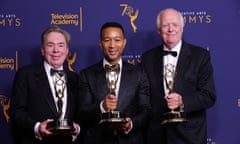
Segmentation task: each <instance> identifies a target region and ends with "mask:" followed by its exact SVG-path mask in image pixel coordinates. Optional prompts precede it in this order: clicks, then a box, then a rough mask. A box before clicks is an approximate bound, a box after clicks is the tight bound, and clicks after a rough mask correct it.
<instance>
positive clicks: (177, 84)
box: [142, 8, 216, 144]
mask: <svg viewBox="0 0 240 144" xmlns="http://www.w3.org/2000/svg"><path fill="white" fill-rule="evenodd" d="M183 26H184V19H183V16H182V15H181V13H180V12H178V11H177V10H175V9H172V8H168V9H165V10H163V11H161V12H160V13H159V15H158V16H157V30H158V33H159V35H160V37H161V38H162V41H163V44H162V45H160V46H158V47H156V48H153V49H150V50H148V51H146V52H145V53H143V55H142V66H143V67H144V70H145V72H146V73H147V76H148V78H149V81H150V89H151V92H150V93H151V94H150V102H151V106H152V111H153V118H152V120H151V123H150V126H149V131H148V144H156V143H161V144H206V143H207V127H206V123H207V121H206V109H208V108H210V107H211V106H213V105H214V103H215V101H216V92H215V86H214V77H213V68H212V64H211V61H210V53H209V51H208V50H206V49H203V48H200V47H198V46H194V45H191V44H189V43H187V42H185V41H183V40H182V34H183ZM168 51H175V52H172V53H168ZM166 65H167V66H166ZM169 67H172V68H173V73H172V76H173V77H172V82H171V83H170V82H169V81H168V84H169V85H167V83H166V81H167V78H169V75H171V74H169V72H170V71H171V70H169ZM170 86H171V87H173V89H170ZM170 90H171V91H172V92H170V93H169V91H170ZM178 109H183V111H184V114H183V115H182V116H183V117H182V118H183V119H184V118H186V120H187V121H184V122H180V121H178V120H179V119H178V120H176V119H175V120H176V121H175V122H174V121H169V122H170V123H165V122H166V121H165V120H166V119H165V116H166V115H164V114H165V113H167V112H169V111H170V110H178ZM181 114H182V113H181Z"/></svg>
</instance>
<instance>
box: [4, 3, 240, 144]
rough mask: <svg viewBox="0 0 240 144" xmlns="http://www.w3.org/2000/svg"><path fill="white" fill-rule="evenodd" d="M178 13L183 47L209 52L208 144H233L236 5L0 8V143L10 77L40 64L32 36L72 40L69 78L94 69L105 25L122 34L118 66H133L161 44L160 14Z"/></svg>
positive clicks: (239, 126) (239, 100)
mask: <svg viewBox="0 0 240 144" xmlns="http://www.w3.org/2000/svg"><path fill="white" fill-rule="evenodd" d="M167 7H173V8H176V9H178V10H179V11H181V12H182V14H183V16H184V19H185V23H186V26H185V28H184V39H185V40H186V41H188V42H190V43H193V44H196V45H199V46H202V47H206V48H208V49H209V50H210V52H211V57H212V63H213V67H214V74H215V82H216V89H217V97H218V99H217V102H216V104H215V105H214V107H212V108H210V109H209V110H208V111H207V112H208V113H207V114H208V119H207V120H208V124H207V125H208V144H239V143H240V137H239V130H240V123H239V122H240V114H239V113H240V95H239V88H240V87H239V86H240V84H239V83H238V82H239V81H240V76H239V73H240V66H239V65H240V64H238V62H240V56H239V54H238V53H239V52H240V46H239V42H240V36H239V34H240V28H239V27H240V1H239V0H217V1H209V0H198V1H197V0H71V1H68V0H49V1H36V0H34V1H33V0H24V1H19V0H1V1H0V143H1V144H11V143H12V140H11V139H12V137H11V133H10V125H11V118H10V117H9V114H8V109H9V107H10V105H9V102H10V101H11V98H10V96H11V86H12V82H13V77H14V74H15V73H16V71H17V70H18V68H19V67H21V66H23V65H27V64H32V63H37V62H39V61H40V60H41V55H40V35H41V33H42V31H43V30H44V29H45V28H47V27H48V26H50V25H52V24H57V25H59V26H61V27H63V28H65V29H66V30H67V31H69V32H70V33H71V35H72V44H71V53H70V55H69V57H68V59H67V62H66V65H67V67H68V68H69V69H70V70H72V71H75V72H79V71H80V70H81V69H82V68H84V67H87V66H89V65H91V64H93V63H96V62H98V61H99V59H100V58H102V51H101V50H100V48H99V46H98V40H99V30H100V27H101V25H102V24H103V23H105V22H106V21H117V22H120V23H121V24H122V25H123V26H124V28H125V31H126V37H127V46H126V49H125V53H124V55H123V58H124V59H125V60H127V61H128V62H130V63H133V64H136V63H138V62H140V61H141V54H142V53H143V52H144V51H146V50H148V49H150V48H152V47H155V46H156V45H159V44H160V43H161V40H160V38H159V36H158V35H157V33H156V29H155V26H156V16H157V14H158V12H159V11H160V10H162V9H164V8H167Z"/></svg>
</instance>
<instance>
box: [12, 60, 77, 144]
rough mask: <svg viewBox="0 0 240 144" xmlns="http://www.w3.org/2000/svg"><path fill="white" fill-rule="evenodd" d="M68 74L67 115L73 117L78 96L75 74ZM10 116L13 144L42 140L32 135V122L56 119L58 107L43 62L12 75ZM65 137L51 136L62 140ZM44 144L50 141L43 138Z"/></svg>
mask: <svg viewBox="0 0 240 144" xmlns="http://www.w3.org/2000/svg"><path fill="white" fill-rule="evenodd" d="M66 73H67V92H68V94H67V110H66V118H68V119H72V120H74V116H75V112H76V111H75V96H76V95H77V94H76V92H77V74H75V73H73V72H70V71H66ZM10 115H11V120H12V124H13V132H14V135H15V136H16V137H15V138H16V143H19V144H21V143H22V144H37V143H41V144H42V143H44V142H45V141H44V140H42V141H39V140H38V139H36V138H35V136H34V125H35V123H36V122H42V121H44V120H46V119H49V118H51V119H56V118H57V108H56V105H55V102H54V99H53V95H52V92H51V89H50V85H49V82H48V78H47V74H46V72H45V69H44V66H43V63H41V64H37V65H31V66H25V67H23V68H20V69H19V70H18V71H17V73H16V75H15V78H14V84H13V91H12V97H11V107H10ZM64 141H65V140H60V139H58V138H56V139H54V138H53V139H51V142H58V143H63V142H64ZM46 143H49V142H47V141H46Z"/></svg>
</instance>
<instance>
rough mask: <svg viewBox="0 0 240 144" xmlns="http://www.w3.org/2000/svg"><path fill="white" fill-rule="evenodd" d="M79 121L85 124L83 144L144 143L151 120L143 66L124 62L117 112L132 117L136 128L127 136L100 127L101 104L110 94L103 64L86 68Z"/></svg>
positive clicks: (108, 128) (102, 126) (82, 78)
mask: <svg viewBox="0 0 240 144" xmlns="http://www.w3.org/2000/svg"><path fill="white" fill-rule="evenodd" d="M79 86H80V88H79V89H80V91H79V92H80V97H79V98H80V100H79V101H78V102H79V103H80V104H79V113H80V114H78V115H80V116H81V118H80V119H83V120H84V122H85V124H86V125H85V126H87V129H86V135H85V138H84V139H85V143H84V144H113V143H115V144H132V143H136V144H143V143H144V140H143V139H144V136H143V132H144V131H143V130H144V128H145V127H146V124H147V122H148V120H149V117H150V115H149V114H150V113H149V112H150V104H149V83H148V80H147V77H146V75H145V74H144V73H143V71H142V70H141V69H140V67H137V66H134V65H131V64H128V63H126V62H123V67H122V75H121V81H120V89H119V95H118V106H117V110H118V111H121V112H123V113H125V114H126V115H127V116H128V117H131V119H132V122H133V129H132V130H131V131H130V132H129V133H128V134H125V133H117V134H116V133H114V130H113V129H112V128H110V127H109V126H106V125H99V124H98V122H99V121H100V113H101V110H100V102H101V101H102V100H103V99H104V98H105V96H106V95H107V94H108V92H109V89H108V87H107V80H106V74H105V70H104V68H103V61H100V62H99V63H97V64H95V65H93V66H91V67H89V68H86V69H84V70H82V71H81V72H80V76H79Z"/></svg>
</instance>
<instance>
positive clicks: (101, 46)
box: [98, 40, 103, 49]
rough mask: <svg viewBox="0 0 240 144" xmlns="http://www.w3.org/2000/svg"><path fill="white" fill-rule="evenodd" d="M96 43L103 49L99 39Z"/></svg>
mask: <svg viewBox="0 0 240 144" xmlns="http://www.w3.org/2000/svg"><path fill="white" fill-rule="evenodd" d="M98 45H99V47H100V48H101V49H103V47H102V43H101V40H99V41H98Z"/></svg>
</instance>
